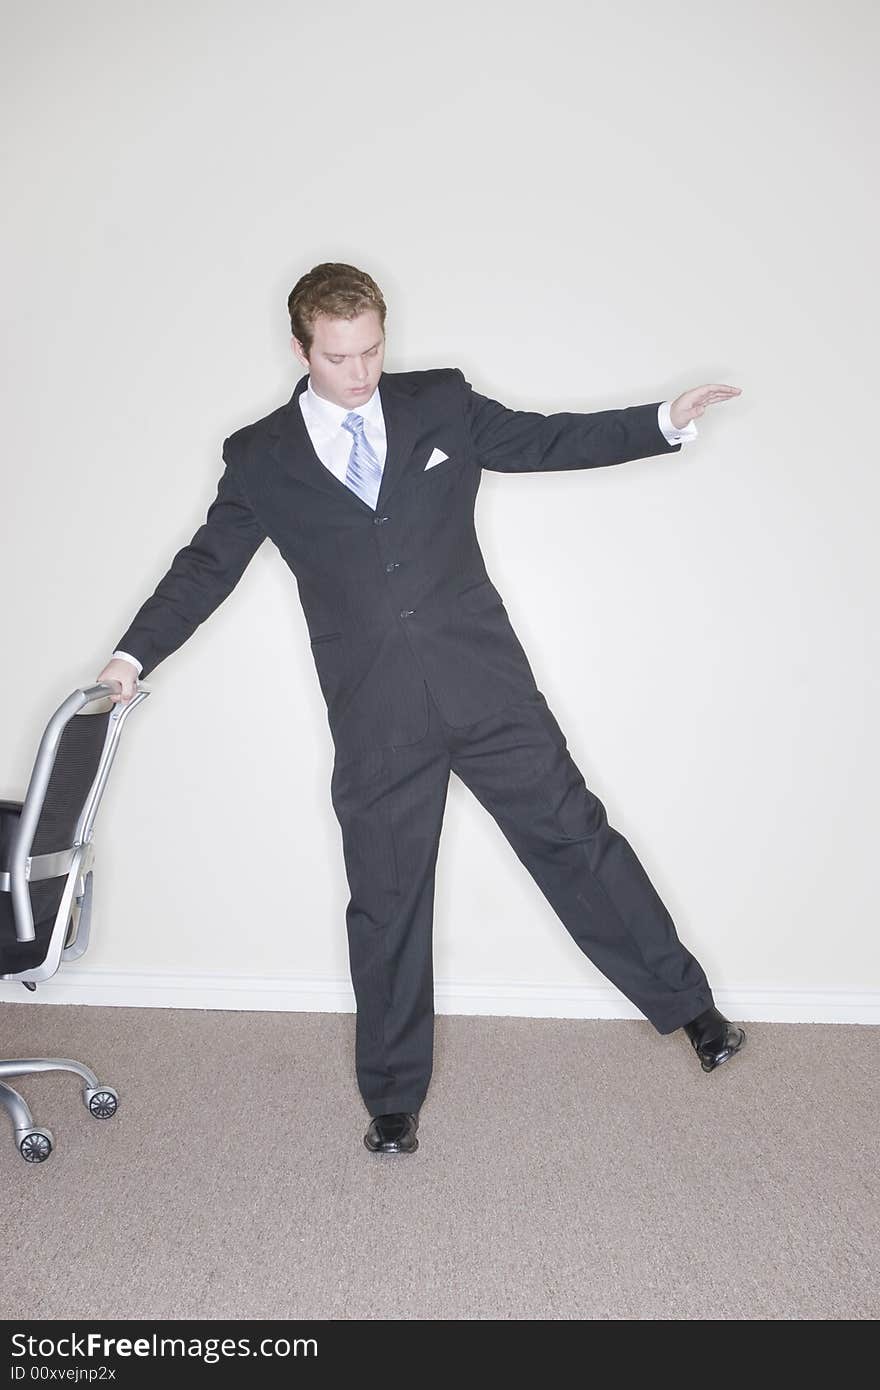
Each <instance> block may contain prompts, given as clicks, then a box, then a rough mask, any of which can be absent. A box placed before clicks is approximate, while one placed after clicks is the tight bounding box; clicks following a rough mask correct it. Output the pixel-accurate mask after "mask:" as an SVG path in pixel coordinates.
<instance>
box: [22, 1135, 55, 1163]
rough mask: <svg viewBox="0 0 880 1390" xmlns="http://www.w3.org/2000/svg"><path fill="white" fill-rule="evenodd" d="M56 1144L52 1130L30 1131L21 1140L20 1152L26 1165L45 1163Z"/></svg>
mask: <svg viewBox="0 0 880 1390" xmlns="http://www.w3.org/2000/svg"><path fill="white" fill-rule="evenodd" d="M54 1143H55V1141H54V1139H53V1136H52V1131H51V1130H50V1129H29V1130H28V1131H27V1133H26V1134H25V1135H24V1137H23V1138H22V1139H20V1140H19V1144H18V1152H19V1153H20V1154H21V1156H22V1158H23V1159H24V1161H25V1163H45V1162H46V1159H47V1158H48V1157H49V1155H50V1153H51V1152H52V1148H53V1146H54Z"/></svg>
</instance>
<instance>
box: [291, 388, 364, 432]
mask: <svg viewBox="0 0 880 1390" xmlns="http://www.w3.org/2000/svg"><path fill="white" fill-rule="evenodd" d="M306 401H307V405H308V410H309V414H310V416H311V418H312V420H313V421H314V422H315V424H316V425H319V426H320V427H321V428H322V429H324V430H326V431H327V433H328V434H335V433H336V431H337V430H339V429H341V428H342V422H343V420H344V419H345V417H346V415H348V413H349V412H348V410H347V408H346V407H345V406H344V405H336V404H335V402H334V401H328V400H326V399H325V397H324V396H319V395H318V393H317V391H313V390H312V379H311V377H309V379H308V382H307V384H306ZM355 413H356V414H357V415H363V416H364V417H365V418H366V419H368V420H375V421H376V422H377V423H378V422H381V420H382V404H381V402H380V400H379V388H378V386H377V387H376V389H375V391H374V392H373V394H372V396H370V398H369V400H366V401H364V402H363V403H362V404H361V405H359V406H358V408H357V410H356V412H355Z"/></svg>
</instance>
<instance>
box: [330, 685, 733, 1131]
mask: <svg viewBox="0 0 880 1390" xmlns="http://www.w3.org/2000/svg"><path fill="white" fill-rule="evenodd" d="M426 688H427V687H426ZM428 705H429V710H430V723H429V726H428V731H427V733H426V735H425V737H424V738H422V739H420V740H419V741H418V742H417V743H412V744H408V745H406V746H403V747H398V748H381V749H374V750H371V751H370V752H368V753H365V754H363V755H361V756H358V757H354V758H348V759H343V760H340V759H339V758H337V759H336V761H335V764H334V768H333V777H332V782H331V800H332V802H333V808H334V811H335V812H336V815H337V818H338V820H339V823H340V826H341V828H342V843H343V854H344V858H345V867H346V875H347V878H348V885H349V890H350V893H351V897H350V901H349V903H348V907H347V908H346V927H347V931H348V942H349V960H350V964H351V976H352V984H353V986H354V992H355V999H356V1002H357V1022H356V1041H355V1065H356V1072H357V1080H358V1085H359V1087H360V1091H361V1095H362V1096H363V1098H364V1101H365V1103H366V1106H367V1109H368V1110H369V1112H370V1114H371V1115H380V1114H385V1113H389V1112H392V1111H418V1110H419V1108H420V1106H421V1104H422V1101H423V1100H424V1098H425V1094H426V1092H427V1089H428V1083H429V1081H430V1079H431V1070H432V1064H433V1042H434V988H433V985H434V982H433V952H432V926H433V911H434V878H435V871H436V865H437V851H438V848H439V843H440V830H441V826H442V823H443V813H444V809H445V805H446V792H447V787H448V783H449V773H450V770H452V771H453V772H455V773H457V775H458V776H459V777H460V778H461V780H462V781H463V782H464V784H465V785H466V786H467V787H469V788H470V790H471V791H472V792H473V794H474V795H475V796H476V798H477V800H478V801H480V802H481V803H482V805H483V806H485V808H486V810H487V811H489V813H490V814H491V815H492V816H493V817H494V819H495V821H496V822H497V824H498V826H499V828H500V829H501V831H502V833H503V834H504V835H505V836H506V838H507V840H508V841H509V843H510V844H511V846H512V847H513V850H514V852H515V853H516V855H517V856H518V858H519V859H520V860H521V861H522V863H523V864H524V865H525V867H526V868H527V869H528V871H529V873H530V874H531V875H532V877H533V878H534V880H535V882H536V883H537V884H538V886H539V888H540V889H541V891H542V892H543V894H544V896H545V897H546V899H547V901H548V902H549V903H550V905H551V907H552V908H553V910H554V912H555V913H556V914H557V916H558V917H559V918H560V920H561V921H562V923H563V925H564V926H565V927H566V928H567V929H568V931H569V932H570V933H571V935H572V937H573V938H574V940H575V941H576V942H577V944H578V946H580V948H581V950H582V951H583V952H584V953H585V954H586V955H587V956H588V957H589V959H590V960H591V961H592V962H593V964H594V965H595V966H596V967H597V968H598V969H599V970H600V971H601V972H602V974H603V975H605V976H606V977H607V978H608V979H609V980H611V981H612V983H613V984H615V985H616V986H617V988H618V989H619V990H620V991H621V993H622V994H624V995H625V996H626V997H627V999H629V1000H630V1001H631V1002H632V1003H633V1004H635V1006H636V1008H638V1009H639V1010H641V1012H642V1013H643V1014H644V1015H645V1017H646V1018H647V1019H648V1020H649V1021H650V1022H651V1023H652V1024H653V1025H654V1027H655V1028H656V1029H657V1031H658V1032H660V1033H671V1032H672V1031H673V1030H674V1029H675V1028H679V1027H680V1026H681V1025H682V1024H683V1023H687V1022H689V1021H690V1020H691V1019H692V1018H695V1017H696V1015H697V1014H699V1013H701V1012H702V1011H703V1010H704V1009H707V1008H709V1007H710V1005H711V1004H712V1003H713V999H712V992H711V990H710V988H709V983H708V981H707V979H706V976H705V974H704V973H703V970H702V969H701V967H700V965H699V963H698V962H697V961H696V960H695V958H694V957H693V956H692V955H691V954H690V952H689V951H688V950H687V949H686V948H685V947H684V946H683V945H682V943H681V942H680V941H679V939H678V936H677V934H676V930H675V926H674V924H673V922H672V918H671V917H670V915H669V913H668V911H667V910H666V908H665V907H664V905H663V903H662V902H661V900H660V898H659V897H658V895H657V892H656V890H655V889H654V887H653V886H652V884H651V882H650V880H649V878H648V876H647V874H646V873H645V870H644V869H643V867H642V865H641V864H640V862H639V860H638V859H637V858H636V855H635V853H634V852H633V850H632V848H631V846H630V845H629V843H628V841H627V840H625V839H624V837H623V836H622V835H621V834H619V833H618V831H616V830H614V829H613V828H612V827H611V826H610V825H609V824H608V820H607V818H606V815H605V808H604V806H603V805H602V803H601V801H599V799H598V798H597V797H596V796H595V795H594V794H593V793H592V792H591V791H589V790H588V789H587V787H586V785H585V783H584V779H583V777H582V775H581V773H580V771H579V770H578V768H577V766H576V765H575V763H574V761H573V760H572V757H571V754H570V753H569V751H568V747H567V744H566V740H565V736H564V734H563V732H562V730H561V729H560V727H559V725H558V724H557V722H556V719H555V718H554V716H553V714H552V712H551V711H550V708H549V706H548V705H547V701H546V700H545V698H544V696H543V694H541V693H540V692H538V694H537V695H533V696H531V697H530V698H528V699H525V700H521V701H517V702H516V703H515V704H511V705H507V706H506V707H505V708H504V709H501V710H499V711H497V712H496V713H495V714H493V715H490V716H489V717H488V718H486V719H481V720H479V721H478V722H477V723H476V724H469V725H467V726H465V727H453V726H451V725H448V724H446V723H444V721H443V719H442V718H441V715H440V712H439V710H438V709H437V706H436V705H435V704H434V701H433V700H432V699H431V697H430V693H429V695H428ZM474 925H475V928H478V927H479V924H478V923H475V924H474Z"/></svg>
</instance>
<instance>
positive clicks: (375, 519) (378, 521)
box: [373, 516, 388, 526]
mask: <svg viewBox="0 0 880 1390" xmlns="http://www.w3.org/2000/svg"><path fill="white" fill-rule="evenodd" d="M387 520H388V517H387V516H374V517H373V525H374V526H381V525H382V522H383V521H387Z"/></svg>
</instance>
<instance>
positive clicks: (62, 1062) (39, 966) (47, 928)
mask: <svg viewBox="0 0 880 1390" xmlns="http://www.w3.org/2000/svg"><path fill="white" fill-rule="evenodd" d="M110 689H111V687H110V686H109V685H93V686H89V687H88V688H87V689H84V690H74V691H73V693H72V694H71V695H68V697H67V699H66V700H65V701H64V703H63V704H62V705H60V706H59V708H58V709H57V710H56V711H55V713H54V714H53V716H52V718H51V719H50V720H49V723H48V725H47V726H46V731H45V733H44V734H43V737H42V739H41V741H40V747H39V750H38V752H37V757H36V761H35V763H34V769H33V772H32V774H31V780H30V783H29V785H28V789H27V793H26V795H25V799H24V801H23V802H21V801H0V979H3V980H21V982H22V983H23V984H24V985H25V987H26V988H27V989H30V990H34V989H36V987H37V982H38V981H40V980H48V979H49V978H50V976H52V975H54V974H55V971H56V970H57V969H58V967H59V965H60V964H61V962H62V961H63V960H76V959H77V958H78V957H79V956H81V955H82V954H83V952H84V951H85V949H86V947H87V946H88V944H89V927H90V921H91V911H92V863H93V859H94V850H93V847H92V836H93V833H94V832H93V826H94V821H95V815H96V813H97V810H98V806H99V804H100V801H101V797H102V795H103V792H104V787H105V786H106V784H107V778H108V776H109V775H110V768H111V766H112V764H113V759H114V756H115V754H116V749H117V746H118V743H119V736H120V733H121V731H122V725H123V722H124V720H125V719H127V718H128V716H129V714H130V713H131V711H132V710H133V709H134V707H135V705H138V704H140V703H141V701H142V700H143V699H145V698H146V696H147V695H149V693H150V692H149V691H148V690H144V689H139V690H138V691H137V693H136V694H135V695H134V696H133V697H132V699H131V700H129V701H128V702H127V703H123V702H119V703H114V702H113V700H111V699H110V695H109V693H108V692H109V691H110ZM45 1071H71V1072H74V1073H75V1074H76V1075H77V1076H79V1077H81V1078H82V1080H83V1081H84V1082H85V1086H84V1089H83V1099H84V1100H85V1103H86V1107H87V1108H88V1110H89V1112H90V1113H91V1114H92V1115H94V1116H96V1117H97V1118H98V1119H109V1118H110V1116H111V1115H114V1114H115V1113H116V1107H117V1105H118V1101H119V1098H118V1096H117V1094H116V1092H115V1091H114V1090H113V1088H112V1087H111V1086H101V1085H99V1083H98V1078H97V1077H96V1076H95V1074H94V1072H92V1071H90V1070H89V1068H88V1067H85V1066H83V1065H82V1064H81V1063H80V1062H74V1061H71V1059H70V1058H68V1057H24V1058H18V1059H15V1060H10V1061H0V1104H2V1105H3V1107H4V1108H5V1109H6V1111H7V1112H8V1114H9V1116H10V1118H11V1120H12V1124H13V1126H14V1129H15V1143H16V1147H17V1148H18V1151H19V1153H20V1154H21V1156H22V1158H24V1159H26V1160H27V1162H28V1163H42V1162H43V1160H44V1159H47V1158H48V1157H49V1155H50V1153H51V1152H52V1145H53V1142H54V1141H53V1138H52V1134H51V1132H50V1131H49V1130H47V1129H42V1128H37V1127H36V1126H35V1125H34V1122H33V1119H32V1117H31V1112H30V1111H29V1109H28V1107H27V1105H26V1104H25V1102H24V1099H23V1098H22V1096H20V1095H19V1093H18V1091H15V1090H13V1088H12V1087H11V1086H7V1085H5V1084H4V1080H3V1078H8V1077H13V1076H29V1075H32V1074H33V1073H34V1072H45Z"/></svg>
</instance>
